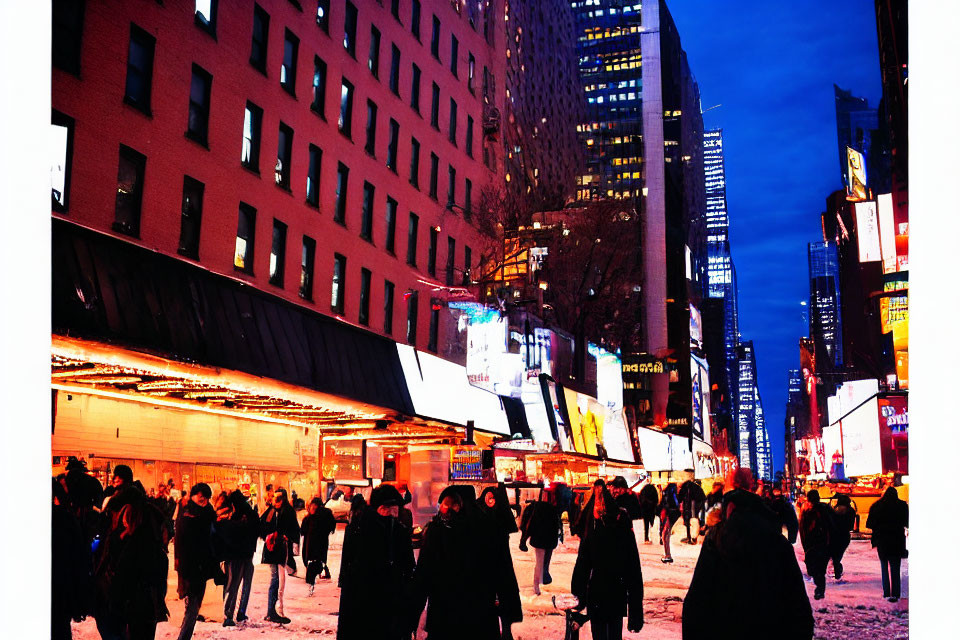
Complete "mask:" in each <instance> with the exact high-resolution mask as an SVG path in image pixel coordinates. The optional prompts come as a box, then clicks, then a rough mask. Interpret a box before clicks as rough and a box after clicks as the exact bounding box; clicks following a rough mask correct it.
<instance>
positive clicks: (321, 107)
mask: <svg viewBox="0 0 960 640" xmlns="http://www.w3.org/2000/svg"><path fill="white" fill-rule="evenodd" d="M326 103H327V63H326V62H324V61H323V60H321V59H320V56H313V102H311V103H310V108H311V109H313V110H314V111H315V112H317V113H318V114H319V115H320V117H321V118H323V119H324V120H326V119H327V115H326Z"/></svg>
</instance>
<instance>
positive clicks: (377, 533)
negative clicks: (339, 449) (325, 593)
mask: <svg viewBox="0 0 960 640" xmlns="http://www.w3.org/2000/svg"><path fill="white" fill-rule="evenodd" d="M402 504H403V496H401V495H400V492H399V491H397V489H396V487H393V486H391V485H385V484H383V485H380V486H378V487H377V488H375V489H374V490H373V491H372V492H371V493H370V504H369V505H368V506H367V507H365V508H364V509H363V510H362V511H360V512H359V513H358V514H357V515H356V516H355V519H354V520H353V522H351V523H350V524H351V531H350V534H349V535H345V536H344V540H343V553H342V556H341V560H340V586H341V588H340V614H339V617H338V620H337V639H338V640H353V639H356V640H367V639H370V640H400V639H401V638H409V637H410V632H411V629H410V628H409V621H408V618H407V615H406V604H407V600H406V599H405V597H406V594H407V593H408V591H409V585H410V580H411V578H412V576H413V570H414V558H413V545H412V543H411V542H410V530H409V529H408V528H407V527H406V526H405V525H403V524H402V523H401V522H400V521H399V520H398V519H397V515H398V513H399V511H400V505H402Z"/></svg>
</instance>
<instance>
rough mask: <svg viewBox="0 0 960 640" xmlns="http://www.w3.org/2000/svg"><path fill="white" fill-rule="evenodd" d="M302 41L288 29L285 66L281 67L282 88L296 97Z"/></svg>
mask: <svg viewBox="0 0 960 640" xmlns="http://www.w3.org/2000/svg"><path fill="white" fill-rule="evenodd" d="M299 49H300V39H299V38H297V36H295V35H293V32H292V31H290V29H287V30H286V32H285V35H284V37H283V65H281V67H280V86H281V87H283V88H284V89H285V90H286V92H287V93H289V94H290V95H296V85H297V51H298V50H299Z"/></svg>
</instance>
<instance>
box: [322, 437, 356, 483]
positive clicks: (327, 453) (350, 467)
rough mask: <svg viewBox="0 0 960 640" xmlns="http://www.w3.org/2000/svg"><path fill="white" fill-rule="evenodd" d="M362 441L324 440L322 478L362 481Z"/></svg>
mask: <svg viewBox="0 0 960 640" xmlns="http://www.w3.org/2000/svg"><path fill="white" fill-rule="evenodd" d="M363 470H364V469H363V440H359V439H357V440H326V439H325V440H324V441H323V468H322V471H323V477H324V478H329V479H331V480H364V479H365V477H364V475H363Z"/></svg>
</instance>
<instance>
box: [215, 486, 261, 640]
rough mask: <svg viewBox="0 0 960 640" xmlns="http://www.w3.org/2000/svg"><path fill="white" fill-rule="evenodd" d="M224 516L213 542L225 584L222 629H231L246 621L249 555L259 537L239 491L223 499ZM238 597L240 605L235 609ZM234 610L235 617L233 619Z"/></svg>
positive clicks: (256, 524)
mask: <svg viewBox="0 0 960 640" xmlns="http://www.w3.org/2000/svg"><path fill="white" fill-rule="evenodd" d="M226 504H227V505H229V509H228V510H227V512H228V515H227V517H225V518H222V519H219V520H217V523H216V524H215V525H214V529H215V532H216V534H215V536H214V539H215V540H219V542H220V545H219V546H220V547H221V554H220V559H222V560H223V561H224V571H225V572H226V584H225V585H224V586H223V616H224V620H223V626H225V627H232V626H234V625H235V624H236V623H237V622H243V621H244V620H246V619H247V603H248V602H249V601H250V586H251V584H252V582H253V554H254V553H256V551H257V538H259V537H260V519H259V518H258V517H257V512H256V511H254V510H253V507H251V506H250V503H249V502H247V499H246V497H245V496H244V495H243V493H241V492H240V490H234V491H233V493H231V494H230V495H229V496H228V497H227V499H226ZM238 594H239V597H240V604H239V606H237V596H238ZM234 609H236V618H234Z"/></svg>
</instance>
